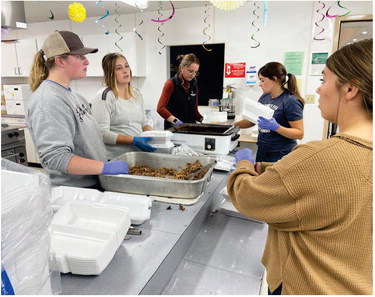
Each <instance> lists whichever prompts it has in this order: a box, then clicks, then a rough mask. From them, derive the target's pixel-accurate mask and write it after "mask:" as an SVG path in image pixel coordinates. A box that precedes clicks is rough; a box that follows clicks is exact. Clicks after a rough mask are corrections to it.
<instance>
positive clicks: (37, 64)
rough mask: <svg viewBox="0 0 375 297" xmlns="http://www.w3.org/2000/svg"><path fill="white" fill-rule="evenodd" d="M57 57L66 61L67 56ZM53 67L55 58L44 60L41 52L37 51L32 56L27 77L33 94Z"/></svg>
mask: <svg viewBox="0 0 375 297" xmlns="http://www.w3.org/2000/svg"><path fill="white" fill-rule="evenodd" d="M58 57H60V58H62V59H66V58H67V57H68V55H67V54H63V55H60V56H58ZM54 66H55V57H51V58H48V59H46V60H45V59H44V52H43V50H40V51H38V52H37V53H36V54H35V55H34V60H33V65H32V67H31V71H30V76H29V85H30V89H31V91H33V92H34V91H35V90H36V89H37V88H38V87H39V86H40V84H41V83H42V82H43V80H45V79H46V78H47V77H48V75H49V71H50V69H52V68H53V67H54Z"/></svg>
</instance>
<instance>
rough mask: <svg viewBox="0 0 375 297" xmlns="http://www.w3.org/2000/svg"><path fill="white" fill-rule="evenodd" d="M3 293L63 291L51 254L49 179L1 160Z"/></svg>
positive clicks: (39, 293) (35, 171)
mask: <svg viewBox="0 0 375 297" xmlns="http://www.w3.org/2000/svg"><path fill="white" fill-rule="evenodd" d="M1 165H2V166H1V168H2V170H1V264H2V295H3V294H4V295H5V294H16V295H51V294H59V293H61V279H60V273H59V271H58V266H57V262H56V260H55V258H54V256H53V254H51V253H50V236H49V232H48V227H49V224H50V222H51V220H52V214H53V212H52V208H51V203H50V180H49V177H48V176H47V175H45V174H42V173H40V172H39V171H37V170H33V169H30V168H28V167H25V166H23V165H19V164H17V163H14V162H10V161H8V160H6V159H2V162H1Z"/></svg>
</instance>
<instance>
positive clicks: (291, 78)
mask: <svg viewBox="0 0 375 297" xmlns="http://www.w3.org/2000/svg"><path fill="white" fill-rule="evenodd" d="M287 77H288V81H287V88H288V90H289V91H290V92H291V93H292V94H293V95H294V96H296V98H297V99H298V100H299V101H301V102H302V104H305V100H304V99H303V98H302V96H301V94H300V93H299V91H298V86H297V78H296V76H295V75H294V74H292V73H287Z"/></svg>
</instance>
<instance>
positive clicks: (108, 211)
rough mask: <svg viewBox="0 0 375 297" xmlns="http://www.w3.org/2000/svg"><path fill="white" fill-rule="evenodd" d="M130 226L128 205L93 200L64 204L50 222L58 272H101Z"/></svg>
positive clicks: (85, 273) (81, 273)
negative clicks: (115, 204) (114, 204)
mask: <svg viewBox="0 0 375 297" xmlns="http://www.w3.org/2000/svg"><path fill="white" fill-rule="evenodd" d="M129 227H130V215H129V209H128V208H125V207H118V206H113V205H104V204H99V203H96V202H92V201H69V202H67V203H65V204H64V205H63V206H62V207H61V208H60V210H59V211H57V213H56V214H55V215H54V217H53V220H52V223H51V247H52V249H53V251H54V252H55V253H56V258H57V261H58V264H59V269H60V272H62V273H68V272H71V273H73V274H80V275H99V274H101V273H102V272H103V270H104V269H105V268H106V267H107V265H108V264H109V262H110V261H111V260H112V258H113V256H114V255H115V253H116V250H117V249H118V248H119V246H120V245H121V243H122V242H123V240H124V238H125V235H126V233H127V231H128V229H129Z"/></svg>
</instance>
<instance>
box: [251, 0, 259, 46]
mask: <svg viewBox="0 0 375 297" xmlns="http://www.w3.org/2000/svg"><path fill="white" fill-rule="evenodd" d="M254 6H255V8H254V10H253V15H254V16H255V17H256V19H255V20H253V21H252V22H251V25H252V26H253V27H254V28H256V29H257V30H256V32H255V33H253V34H252V35H251V39H252V40H254V41H255V42H256V45H254V46H253V45H252V46H251V48H257V47H259V46H260V42H259V41H258V40H256V39H255V38H254V35H255V34H256V33H258V32H259V30H260V29H259V27H258V26H256V25H255V22H256V21H257V20H258V19H259V15H258V14H257V11H258V9H259V6H258V3H257V1H254Z"/></svg>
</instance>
